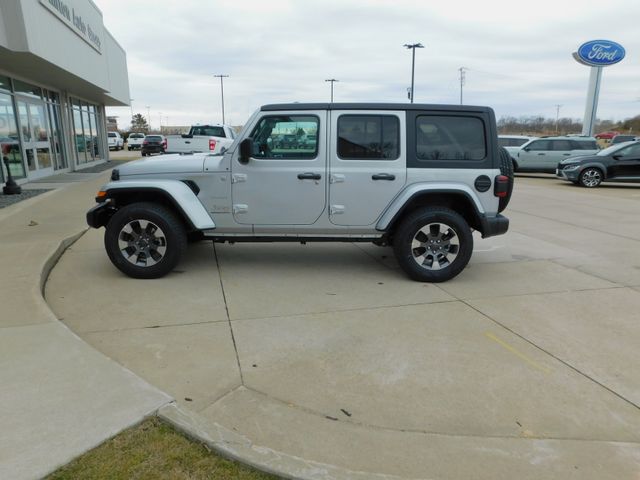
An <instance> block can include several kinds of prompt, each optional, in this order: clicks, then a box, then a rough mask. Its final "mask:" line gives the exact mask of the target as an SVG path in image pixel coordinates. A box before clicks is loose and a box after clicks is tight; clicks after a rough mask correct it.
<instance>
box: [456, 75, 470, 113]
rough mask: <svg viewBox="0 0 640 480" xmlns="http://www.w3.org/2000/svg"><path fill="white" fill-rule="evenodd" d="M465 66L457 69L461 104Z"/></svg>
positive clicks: (465, 78)
mask: <svg viewBox="0 0 640 480" xmlns="http://www.w3.org/2000/svg"><path fill="white" fill-rule="evenodd" d="M467 70H469V69H468V68H467V67H460V68H459V69H458V71H459V72H460V105H462V87H463V86H464V84H465V83H466V80H467Z"/></svg>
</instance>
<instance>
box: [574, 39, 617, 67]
mask: <svg viewBox="0 0 640 480" xmlns="http://www.w3.org/2000/svg"><path fill="white" fill-rule="evenodd" d="M577 54H578V59H577V60H578V61H579V62H582V63H584V64H586V65H591V66H593V67H606V66H607V65H613V64H614V63H618V62H619V61H620V60H622V59H623V58H624V55H625V51H624V48H623V47H622V45H620V44H619V43H616V42H612V41H611V40H591V41H590V42H585V43H583V44H582V45H580V48H578V52H577Z"/></svg>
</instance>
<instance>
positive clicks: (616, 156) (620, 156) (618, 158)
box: [613, 155, 622, 160]
mask: <svg viewBox="0 0 640 480" xmlns="http://www.w3.org/2000/svg"><path fill="white" fill-rule="evenodd" d="M621 158H622V155H614V156H613V159H614V160H620V159H621Z"/></svg>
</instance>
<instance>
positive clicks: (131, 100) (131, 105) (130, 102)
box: [129, 98, 133, 120]
mask: <svg viewBox="0 0 640 480" xmlns="http://www.w3.org/2000/svg"><path fill="white" fill-rule="evenodd" d="M129 106H130V107H131V120H133V98H130V99H129Z"/></svg>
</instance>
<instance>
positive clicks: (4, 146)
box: [0, 93, 26, 181]
mask: <svg viewBox="0 0 640 480" xmlns="http://www.w3.org/2000/svg"><path fill="white" fill-rule="evenodd" d="M0 152H1V153H2V167H1V168H0V172H1V173H2V175H1V176H2V179H3V181H5V180H6V165H5V159H7V160H8V162H9V168H10V169H11V175H12V176H13V177H14V178H24V177H25V176H26V172H25V170H24V163H23V161H22V152H21V150H20V136H19V135H18V125H17V123H16V115H15V110H14V108H13V99H12V97H11V95H7V94H5V93H0Z"/></svg>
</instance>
